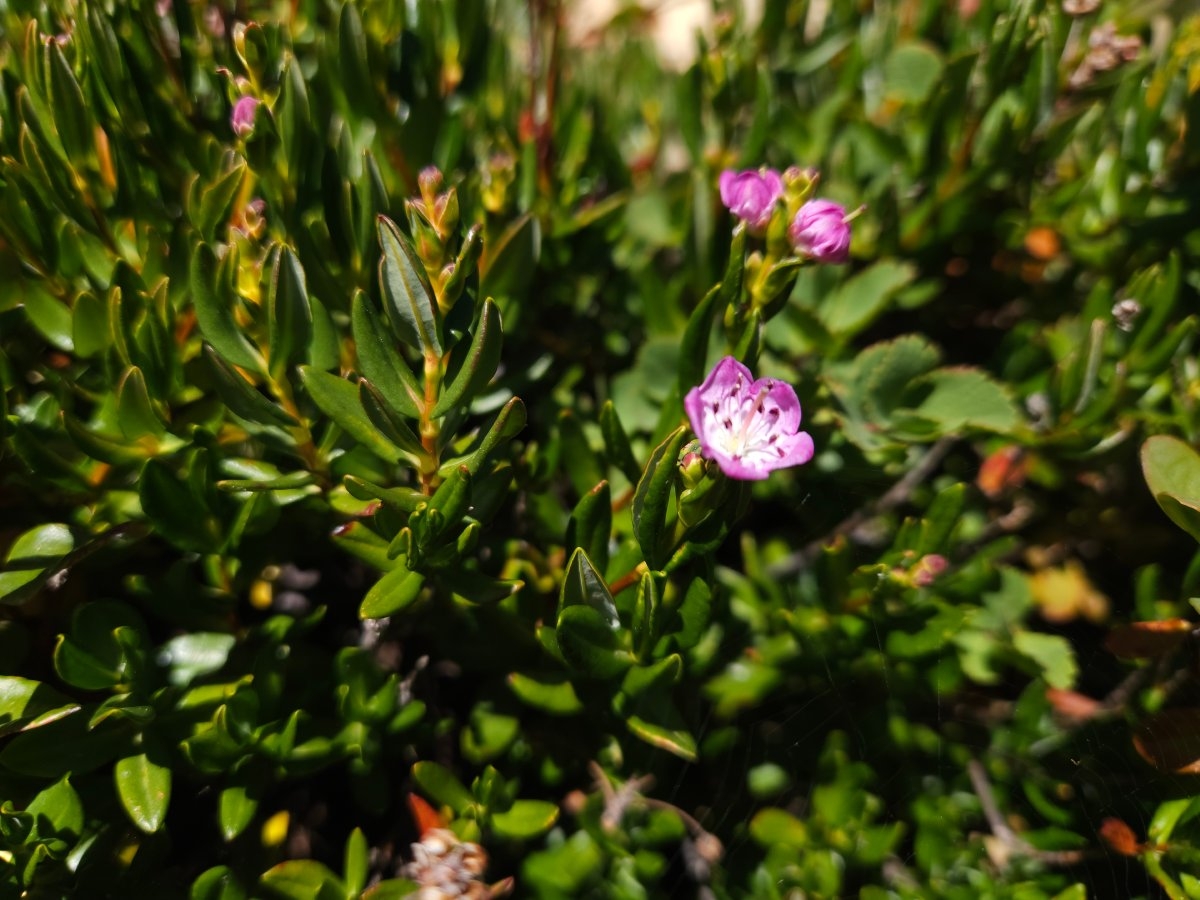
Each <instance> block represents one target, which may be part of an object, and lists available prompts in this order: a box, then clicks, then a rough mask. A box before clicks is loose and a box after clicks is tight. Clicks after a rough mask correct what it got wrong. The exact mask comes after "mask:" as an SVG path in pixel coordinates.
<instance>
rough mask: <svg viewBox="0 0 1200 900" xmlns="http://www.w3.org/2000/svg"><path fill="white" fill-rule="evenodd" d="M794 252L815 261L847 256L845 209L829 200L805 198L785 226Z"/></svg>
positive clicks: (847, 224)
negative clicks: (793, 216) (790, 221)
mask: <svg viewBox="0 0 1200 900" xmlns="http://www.w3.org/2000/svg"><path fill="white" fill-rule="evenodd" d="M788 237H789V238H791V241H792V246H793V247H795V248H796V252H797V253H801V254H803V255H805V256H808V257H810V258H812V259H814V260H816V261H817V262H826V263H840V262H845V261H846V259H847V257H849V255H850V224H849V223H848V222H847V221H846V208H845V207H844V206H842V205H841V204H838V203H834V202H833V201H832V200H809V201H808V202H807V203H805V204H804V205H803V206H802V207H800V210H799V212H797V213H796V218H794V219H793V220H792V224H791V225H789V226H788Z"/></svg>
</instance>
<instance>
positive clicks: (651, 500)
mask: <svg viewBox="0 0 1200 900" xmlns="http://www.w3.org/2000/svg"><path fill="white" fill-rule="evenodd" d="M687 436H688V430H687V428H686V427H682V426H681V427H680V428H677V429H675V431H673V432H671V434H670V435H668V436H667V438H666V439H665V440H664V441H663V442H662V443H661V444H659V445H658V446H657V447H655V448H654V452H653V453H651V454H650V460H649V461H648V462H647V463H646V469H645V471H644V472H643V473H642V478H641V480H640V481H639V482H638V485H637V491H636V492H635V493H634V496H633V530H634V533H635V534H636V535H637V540H638V544H639V545H641V548H642V553H644V554H645V556H646V564H647V565H649V566H650V568H651V569H659V568H662V566H663V564H664V563H665V562H666V561H667V554H668V553H669V552H670V550H671V549H673V548H670V547H664V546H663V532H664V529H666V528H667V527H668V524H669V523H668V522H667V521H666V517H667V508H668V504H669V503H670V501H671V492H672V490H673V489H674V486H675V480H676V478H677V477H678V469H679V467H678V462H677V460H678V457H679V451H680V449H682V447H683V443H684V441H685V440H686V439H687Z"/></svg>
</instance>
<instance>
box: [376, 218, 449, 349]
mask: <svg viewBox="0 0 1200 900" xmlns="http://www.w3.org/2000/svg"><path fill="white" fill-rule="evenodd" d="M377 227H378V231H379V246H380V247H381V248H382V249H383V258H382V259H381V260H380V261H379V282H380V285H381V286H382V290H383V297H384V308H385V309H386V310H387V313H388V316H389V318H390V319H391V322H392V328H393V329H395V332H396V336H397V337H399V338H400V340H402V341H404V343H406V344H408V345H409V346H410V347H415V348H416V349H417V350H419V351H421V353H422V354H432V355H433V356H436V357H439V358H440V357H441V355H442V352H443V351H442V336H441V329H442V323H441V316H440V314H439V312H438V306H437V300H436V299H435V297H434V294H433V286H432V285H431V284H430V283H429V278H428V276H427V275H426V274H425V266H424V264H423V263H422V262H421V260H420V258H418V256H417V252H416V251H415V250H414V249H413V248H412V245H411V244H410V243H409V240H408V238H407V237H406V236H405V235H404V233H403V232H402V231H401V230H400V229H399V228H398V227H397V226H396V223H395V222H393V221H392V220H391V219H389V218H387V217H386V216H380V217H379V219H378V222H377Z"/></svg>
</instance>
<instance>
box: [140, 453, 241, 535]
mask: <svg viewBox="0 0 1200 900" xmlns="http://www.w3.org/2000/svg"><path fill="white" fill-rule="evenodd" d="M138 499H139V500H140V501H141V504H142V511H143V512H144V513H145V514H146V517H147V518H148V519H150V521H151V523H152V524H153V525H154V527H155V529H157V531H158V532H159V534H161V535H162V536H163V537H165V538H167V540H169V541H171V543H173V544H175V545H176V546H178V547H180V548H181V549H184V550H194V551H198V552H201V553H205V552H211V551H213V550H215V549H216V548H217V547H218V546H220V543H221V541H220V535H219V534H218V533H217V529H216V523H215V522H213V520H212V518H211V516H210V515H209V514H208V510H207V509H206V508H205V506H204V505H203V501H202V500H201V498H200V497H198V496H197V495H196V493H195V492H194V491H193V490H192V486H191V485H190V484H189V483H187V482H184V481H181V480H180V479H179V478H177V477H176V476H175V474H174V473H173V472H172V471H171V469H170V468H169V467H168V465H167V464H166V463H165V462H163V461H162V460H158V459H150V460H147V461H146V465H145V466H143V467H142V475H141V478H140V479H139V480H138Z"/></svg>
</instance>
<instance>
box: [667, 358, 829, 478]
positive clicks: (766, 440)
mask: <svg viewBox="0 0 1200 900" xmlns="http://www.w3.org/2000/svg"><path fill="white" fill-rule="evenodd" d="M683 408H684V409H685V410H686V411H687V415H688V419H689V420H690V421H691V423H692V430H693V431H694V432H696V437H698V438H699V439H700V447H701V450H702V451H703V453H704V456H705V457H706V458H708V459H713V460H716V462H717V465H718V466H720V467H721V471H722V472H724V473H725V474H726V475H728V476H729V477H730V478H737V479H741V480H743V481H761V480H762V479H764V478H766V477H767V476H768V475H770V474H771V473H772V472H773V471H775V470H776V469H785V468H787V467H788V466H798V465H800V464H801V463H806V462H808V461H809V460H810V459H812V455H813V441H812V438H811V437H810V436H809V435H808V433H807V432H804V431H800V430H799V428H800V401H799V400H798V399H797V397H796V392H795V390H793V389H792V386H791V385H790V384H787V383H785V382H782V381H776V380H775V379H773V378H759V379H758V380H755V378H754V376H753V375H752V374H751V372H750V370H749V369H747V368H746V367H745V366H743V365H742V364H741V363H740V362H738V361H737V360H736V359H734V358H733V357H732V356H726V357H725V358H724V359H722V360H721V361H720V362H719V363H717V364H716V365H715V366H714V367H713V370H712V371H711V372H709V373H708V377H707V378H706V379H704V383H703V384H702V385H700V386H699V387H694V388H692V389H691V390H690V391H688V394H687V396H686V397H685V398H684V399H683Z"/></svg>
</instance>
